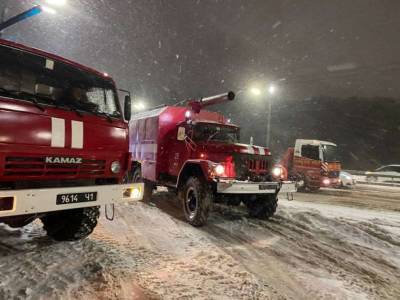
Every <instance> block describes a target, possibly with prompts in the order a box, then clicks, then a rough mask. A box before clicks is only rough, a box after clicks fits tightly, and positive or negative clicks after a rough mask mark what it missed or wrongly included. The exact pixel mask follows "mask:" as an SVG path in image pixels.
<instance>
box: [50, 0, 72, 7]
mask: <svg viewBox="0 0 400 300" xmlns="http://www.w3.org/2000/svg"><path fill="white" fill-rule="evenodd" d="M46 2H47V3H48V4H49V5H54V6H64V5H65V4H67V0H46Z"/></svg>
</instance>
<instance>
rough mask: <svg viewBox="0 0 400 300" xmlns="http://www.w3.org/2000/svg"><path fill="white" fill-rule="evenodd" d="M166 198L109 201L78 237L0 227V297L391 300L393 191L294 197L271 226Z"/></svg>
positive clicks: (396, 223)
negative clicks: (192, 210)
mask: <svg viewBox="0 0 400 300" xmlns="http://www.w3.org/2000/svg"><path fill="white" fill-rule="evenodd" d="M335 193H336V194H335ZM175 198H176V197H175V196H174V195H173V194H169V193H167V192H159V193H157V194H156V195H155V196H154V203H153V204H152V205H147V204H143V203H135V204H133V205H122V206H118V207H117V209H116V219H115V221H113V222H108V221H106V220H105V219H104V217H102V219H101V222H100V225H99V226H98V227H97V229H96V231H95V233H94V234H93V235H92V236H91V237H90V238H89V239H86V240H84V241H81V242H74V243H56V242H53V241H51V240H50V239H48V238H47V237H46V236H45V235H44V232H43V231H42V229H41V223H40V222H35V223H34V224H31V225H29V226H27V227H25V228H23V229H10V228H9V227H7V226H0V237H1V238H0V268H1V271H2V280H1V281H0V299H10V298H13V299H50V298H51V299H54V298H62V299H192V298H194V299H318V298H319V299H399V298H400V284H399V282H400V190H399V189H384V190H380V189H377V188H374V187H365V186H364V187H362V188H361V187H360V188H357V189H355V190H348V191H347V190H346V191H342V192H340V191H335V190H324V191H321V192H320V193H318V194H301V193H298V194H297V195H296V196H295V200H294V201H291V202H289V201H287V200H285V199H284V198H283V199H281V200H280V205H279V209H278V212H277V214H276V216H274V217H273V218H272V219H271V220H270V221H260V220H254V219H249V218H247V215H246V212H245V211H244V210H243V209H242V208H235V209H231V208H227V207H223V206H218V207H216V208H215V212H213V213H212V215H211V218H210V222H209V224H208V226H206V227H203V228H200V229H198V228H193V227H191V226H189V225H187V224H186V223H185V222H184V221H183V215H182V213H181V210H180V206H179V204H178V203H177V202H176V200H175Z"/></svg>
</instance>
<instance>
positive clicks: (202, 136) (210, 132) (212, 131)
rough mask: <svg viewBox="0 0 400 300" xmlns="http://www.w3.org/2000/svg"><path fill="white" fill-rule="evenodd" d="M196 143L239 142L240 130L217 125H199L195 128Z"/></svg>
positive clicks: (194, 137)
mask: <svg viewBox="0 0 400 300" xmlns="http://www.w3.org/2000/svg"><path fill="white" fill-rule="evenodd" d="M193 139H194V140H195V141H219V142H224V143H238V142H239V128H236V127H228V126H221V125H217V124H197V125H196V126H195V127H194V134H193Z"/></svg>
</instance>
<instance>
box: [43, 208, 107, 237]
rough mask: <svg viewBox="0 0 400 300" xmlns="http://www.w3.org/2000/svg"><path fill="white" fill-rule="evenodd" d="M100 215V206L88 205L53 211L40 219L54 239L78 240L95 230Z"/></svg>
mask: <svg viewBox="0 0 400 300" xmlns="http://www.w3.org/2000/svg"><path fill="white" fill-rule="evenodd" d="M99 216H100V210H99V207H87V208H78V209H72V210H65V211H60V212H56V213H51V214H49V215H46V216H44V217H42V218H40V220H41V221H42V223H43V228H44V230H46V232H47V235H48V236H49V237H51V238H53V239H54V240H56V241H77V240H82V239H84V238H86V237H88V236H89V235H90V234H91V233H92V232H93V230H94V228H95V227H96V226H97V220H98V219H99Z"/></svg>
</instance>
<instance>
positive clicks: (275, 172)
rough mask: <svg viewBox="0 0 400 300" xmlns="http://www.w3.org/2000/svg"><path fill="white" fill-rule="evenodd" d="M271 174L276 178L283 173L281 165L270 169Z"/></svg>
mask: <svg viewBox="0 0 400 300" xmlns="http://www.w3.org/2000/svg"><path fill="white" fill-rule="evenodd" d="M271 173H272V176H274V177H276V178H278V177H281V175H282V174H283V170H282V168H281V167H275V168H273V169H272V172H271Z"/></svg>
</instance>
